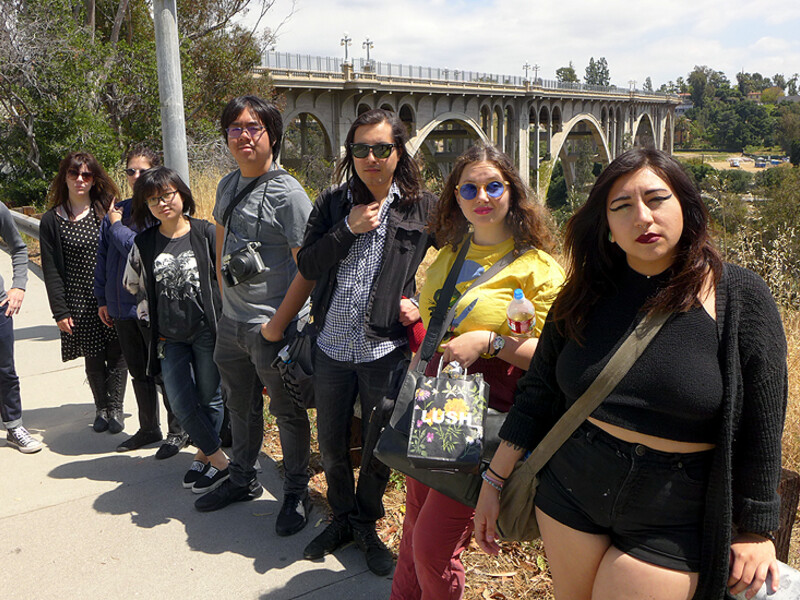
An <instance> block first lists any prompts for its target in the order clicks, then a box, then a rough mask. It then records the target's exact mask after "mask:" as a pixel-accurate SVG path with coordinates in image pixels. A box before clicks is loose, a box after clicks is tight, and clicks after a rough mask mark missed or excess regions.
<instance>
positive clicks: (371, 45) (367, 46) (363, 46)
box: [361, 38, 375, 62]
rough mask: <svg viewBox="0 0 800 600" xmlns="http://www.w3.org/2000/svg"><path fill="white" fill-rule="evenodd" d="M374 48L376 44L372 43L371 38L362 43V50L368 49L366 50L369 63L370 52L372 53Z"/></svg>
mask: <svg viewBox="0 0 800 600" xmlns="http://www.w3.org/2000/svg"><path fill="white" fill-rule="evenodd" d="M373 46H375V43H374V42H372V41H370V39H369V38H367V39H366V40H364V41H363V42H362V43H361V47H362V48H366V50H367V62H369V51H370V49H371V48H372V47H373Z"/></svg>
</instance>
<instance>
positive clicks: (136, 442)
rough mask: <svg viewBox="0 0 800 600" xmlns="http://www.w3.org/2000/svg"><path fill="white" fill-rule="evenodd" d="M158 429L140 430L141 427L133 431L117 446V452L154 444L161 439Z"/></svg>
mask: <svg viewBox="0 0 800 600" xmlns="http://www.w3.org/2000/svg"><path fill="white" fill-rule="evenodd" d="M161 439H162V438H161V432H160V431H142V430H141V429H140V430H139V431H137V432H136V433H134V434H133V435H132V436H131V437H129V438H128V439H127V440H125V441H124V442H122V443H121V444H120V445H119V446H117V452H129V451H130V450H138V449H139V448H141V447H142V446H147V445H148V444H154V443H155V442H160V441H161Z"/></svg>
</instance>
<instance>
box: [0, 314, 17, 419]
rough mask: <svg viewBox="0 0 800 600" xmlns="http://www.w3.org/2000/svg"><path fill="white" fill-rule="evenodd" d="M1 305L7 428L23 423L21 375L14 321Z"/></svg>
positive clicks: (0, 398)
mask: <svg viewBox="0 0 800 600" xmlns="http://www.w3.org/2000/svg"><path fill="white" fill-rule="evenodd" d="M6 308H7V307H5V306H0V414H2V418H3V425H5V427H6V429H11V428H13V427H18V426H19V425H22V401H21V400H20V397H19V377H17V371H16V369H15V368H14V321H13V319H12V318H11V317H7V316H6Z"/></svg>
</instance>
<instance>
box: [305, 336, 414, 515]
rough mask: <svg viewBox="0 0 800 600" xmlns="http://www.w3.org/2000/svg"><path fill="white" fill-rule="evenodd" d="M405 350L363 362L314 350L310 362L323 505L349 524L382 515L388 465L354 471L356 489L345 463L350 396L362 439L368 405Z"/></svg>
mask: <svg viewBox="0 0 800 600" xmlns="http://www.w3.org/2000/svg"><path fill="white" fill-rule="evenodd" d="M406 352H407V350H406V349H405V348H397V349H395V350H392V351H391V352H390V353H389V354H387V355H386V356H383V357H381V358H379V359H378V360H373V361H371V362H366V363H352V362H340V361H338V360H333V359H332V358H331V357H329V356H328V355H327V354H325V353H324V352H323V351H322V350H321V349H320V348H317V353H316V356H315V362H314V398H315V401H316V404H317V432H318V439H319V450H320V453H321V454H322V468H323V469H324V470H325V480H326V482H327V483H328V504H330V507H331V510H332V511H333V516H334V518H336V519H338V520H342V521H349V522H350V524H351V525H354V526H356V527H357V526H359V525H361V526H367V525H374V524H375V521H377V520H378V519H380V518H381V517H383V514H384V510H383V492H384V491H386V483H387V482H388V481H389V467H387V466H386V465H384V464H382V463H381V464H380V466H379V467H376V468H375V469H373V470H372V471H371V472H370V473H364V472H360V473H359V476H358V489H356V486H355V479H354V477H353V466H352V464H351V462H350V448H349V442H350V422H351V420H352V418H353V407H354V406H355V402H356V398H359V399H360V400H361V433H362V439H366V438H367V430H366V429H367V425H368V424H369V418H370V415H371V414H372V409H373V408H374V407H375V406H376V405H377V404H378V402H380V401H381V399H383V397H384V396H385V395H386V392H387V391H388V388H389V383H390V379H391V376H392V373H393V372H394V370H395V368H396V367H397V364H398V363H399V362H400V361H401V360H403V358H405V356H406Z"/></svg>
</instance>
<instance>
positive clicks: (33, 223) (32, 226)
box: [9, 210, 39, 240]
mask: <svg viewBox="0 0 800 600" xmlns="http://www.w3.org/2000/svg"><path fill="white" fill-rule="evenodd" d="M9 212H10V213H11V217H12V218H13V219H14V224H15V225H16V226H17V229H19V232H20V233H24V234H25V235H29V236H31V237H32V238H34V239H37V240H38V239H39V219H34V218H33V217H29V216H28V215H23V214H22V213H21V212H18V211H16V210H11V211H9Z"/></svg>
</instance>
